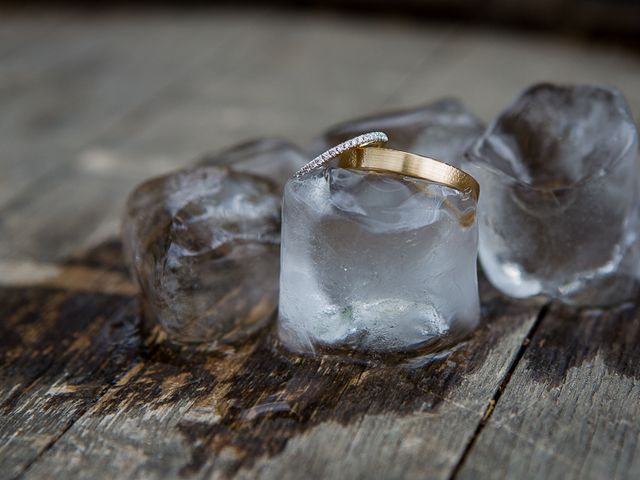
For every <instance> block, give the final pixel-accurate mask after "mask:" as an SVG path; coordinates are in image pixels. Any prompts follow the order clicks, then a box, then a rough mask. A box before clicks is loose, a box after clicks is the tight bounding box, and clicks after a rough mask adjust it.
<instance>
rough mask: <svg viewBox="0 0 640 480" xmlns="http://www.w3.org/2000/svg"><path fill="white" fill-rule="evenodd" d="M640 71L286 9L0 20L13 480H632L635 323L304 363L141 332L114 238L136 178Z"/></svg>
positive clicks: (0, 186)
mask: <svg viewBox="0 0 640 480" xmlns="http://www.w3.org/2000/svg"><path fill="white" fill-rule="evenodd" d="M536 80H556V81H574V82H576V81H580V82H601V83H612V84H615V85H617V86H619V87H620V88H621V89H622V90H623V92H624V93H625V94H626V96H627V98H628V99H629V101H630V103H631V105H632V108H633V109H634V112H635V113H636V115H637V113H638V111H640V82H639V80H640V57H637V56H634V55H633V54H632V53H631V52H626V51H624V50H621V49H617V48H613V47H611V46H602V45H598V44H584V43H578V42H576V41H574V40H567V39H562V38H554V37H550V36H541V35H534V34H526V35H525V34H515V33H500V32H489V31H483V30H468V29H462V28H460V27H455V26H447V25H442V24H439V25H428V24H427V25H424V24H422V25H421V24H415V23H408V22H406V23H403V22H401V21H399V20H394V21H382V20H376V19H367V20H364V19H358V18H355V17H354V18H338V17H335V16H332V15H328V14H322V15H319V14H315V15H311V14H303V13H298V14H285V13H282V12H277V11H269V10H266V9H265V10H245V11H209V12H207V13H206V14H194V13H191V14H189V13H184V12H183V13H171V12H168V13H154V14H144V15H143V14H140V13H138V14H124V13H119V14H118V13H115V14H101V15H100V16H95V17H87V16H78V15H71V14H60V13H56V14H50V13H49V14H40V15H35V14H28V15H27V14H22V15H17V14H9V15H7V14H3V16H2V17H1V18H0V104H1V105H2V108H1V109H0V145H2V151H1V152H0V168H1V170H0V171H1V172H2V174H1V175H0V478H3V479H4V478H7V479H8V478H17V477H21V478H91V477H94V478H162V477H184V478H231V477H236V478H255V477H259V478H278V479H280V478H474V479H475V478H545V479H548V478H552V479H553V478H563V479H564V478H607V479H608V478H638V477H640V452H639V451H638V450H639V448H640V447H639V445H640V420H639V418H640V357H639V353H638V352H639V351H640V350H639V349H638V345H639V343H640V312H639V311H638V307H637V306H634V305H628V306H623V307H620V308H618V309H615V310H612V311H607V312H600V311H574V310H570V309H567V308H566V307H560V306H558V305H551V306H548V305H540V304H536V303H533V302H515V301H510V300H508V299H506V298H504V297H502V296H500V295H499V294H497V292H495V290H493V289H492V288H491V287H490V286H488V285H487V284H486V282H484V281H483V282H482V300H483V322H482V326H481V328H480V329H479V330H478V331H477V332H476V334H474V336H473V337H472V338H470V339H469V340H468V341H467V342H466V343H465V344H464V345H462V346H461V347H460V348H459V349H458V350H457V351H456V352H454V353H453V354H452V355H450V356H448V357H444V358H440V359H437V360H434V361H432V362H430V363H427V364H425V365H413V366H412V367H411V368H409V367H408V366H402V365H387V366H382V365H377V366H375V365H374V366H364V365H360V364H354V363H349V362H335V361H330V360H327V359H324V360H309V359H306V360H301V359H298V358H293V357H289V356H287V355H286V354H284V353H283V352H281V351H280V350H278V349H275V348H274V347H273V337H272V336H271V335H266V336H262V337H260V338H257V339H256V340H255V341H254V342H252V343H249V344H247V345H244V346H243V347H241V348H238V349H237V350H235V351H228V352H226V353H225V354H219V355H207V356H203V355H200V354H189V353H187V352H176V351H174V350H171V349H169V348H167V347H166V345H164V344H163V343H162V342H161V339H160V337H159V336H156V337H153V336H152V337H149V336H146V335H142V334H141V333H140V329H139V314H138V308H137V302H136V300H135V287H134V285H132V284H131V282H130V281H129V279H128V277H127V273H126V270H125V268H124V266H123V262H122V258H121V249H120V245H119V243H118V241H117V240H115V238H116V237H117V229H118V220H119V215H120V212H121V209H122V204H123V201H124V196H125V195H126V193H127V191H128V190H130V189H131V187H132V186H133V185H134V184H135V183H137V182H139V181H140V180H142V179H144V178H146V177H148V176H150V175H152V174H156V173H160V172H163V171H166V170H168V169H171V168H174V167H176V166H180V165H184V164H185V163H187V162H189V161H191V160H192V159H193V158H195V157H196V156H198V155H200V154H202V153H203V152H206V151H211V150H215V149H218V148H221V147H224V146H227V145H229V144H232V143H234V142H235V141H239V140H242V139H245V138H247V137H255V136H261V135H285V136H287V137H289V138H292V139H295V140H296V141H298V142H299V143H300V144H302V145H307V144H309V143H310V141H311V140H312V139H313V137H314V135H316V134H317V132H319V131H320V130H322V129H323V128H325V127H327V126H328V125H330V124H331V123H334V122H336V121H339V120H343V119H345V118H348V117H352V116H356V115H358V116H359V115H362V114H364V113H368V112H373V111H377V110H380V109H383V108H391V107H399V106H406V105H412V104H417V103H423V102H426V101H429V100H433V99H436V98H439V97H441V96H445V95H455V96H458V97H460V98H462V100H463V101H464V102H465V103H466V104H467V106H468V107H469V108H470V109H471V110H472V111H474V112H475V113H477V114H478V115H479V116H480V117H482V118H484V119H485V120H489V119H491V117H492V116H493V115H495V114H496V112H497V111H499V109H500V108H502V107H503V106H504V105H505V104H506V103H507V102H508V101H509V99H510V98H511V97H512V96H513V95H515V94H516V93H517V92H518V90H520V89H521V88H523V87H524V86H526V85H528V84H529V83H531V82H533V81H536Z"/></svg>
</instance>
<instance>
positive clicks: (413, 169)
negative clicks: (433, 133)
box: [338, 147, 480, 202]
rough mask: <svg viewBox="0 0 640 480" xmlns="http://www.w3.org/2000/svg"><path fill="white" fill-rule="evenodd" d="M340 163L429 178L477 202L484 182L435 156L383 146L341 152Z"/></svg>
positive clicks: (347, 166)
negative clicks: (467, 194) (424, 155)
mask: <svg viewBox="0 0 640 480" xmlns="http://www.w3.org/2000/svg"><path fill="white" fill-rule="evenodd" d="M338 166H339V167H341V168H353V169H356V170H370V171H374V172H384V173H397V174H400V175H405V176H408V177H415V178H420V179H423V180H428V181H430V182H435V183H439V184H442V185H446V186H447V187H451V188H455V189H456V190H459V191H461V192H463V193H470V194H471V196H472V197H473V199H474V200H475V201H476V202H477V201H478V197H479V196H480V185H478V182H477V181H476V179H475V178H473V177H472V176H471V175H469V174H468V173H466V172H463V171H462V170H460V169H459V168H456V167H453V166H451V165H448V164H446V163H443V162H440V161H438V160H434V159H433V158H429V157H423V156H421V155H416V154H414V153H408V152H402V151H400V150H392V149H390V148H381V147H361V148H354V149H351V150H348V151H346V152H344V153H342V154H341V155H340V160H339V161H338Z"/></svg>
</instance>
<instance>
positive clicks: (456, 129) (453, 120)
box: [314, 98, 484, 167]
mask: <svg viewBox="0 0 640 480" xmlns="http://www.w3.org/2000/svg"><path fill="white" fill-rule="evenodd" d="M374 131H381V132H385V133H386V134H387V136H388V137H389V141H388V142H387V143H386V146H387V147H389V148H395V149H398V150H405V151H408V152H413V153H417V154H419V155H425V156H427V157H433V158H436V159H438V160H440V161H443V162H446V163H448V164H450V165H453V166H455V167H459V166H460V165H461V164H462V162H463V156H464V152H465V151H466V150H467V148H468V147H469V146H470V145H471V144H472V143H473V142H474V141H475V140H477V139H478V137H480V135H482V132H483V131H484V125H483V124H482V123H481V122H480V120H478V119H477V118H476V117H475V116H474V115H473V114H471V113H470V112H469V111H468V110H466V109H465V107H464V106H463V105H462V103H461V102H460V101H459V100H456V99H453V98H447V99H443V100H439V101H436V102H433V103H430V104H428V105H423V106H420V107H417V108H407V109H403V110H396V111H392V112H383V113H379V114H375V115H369V116H367V117H362V118H358V119H354V120H349V121H346V122H344V123H341V124H339V125H336V126H334V127H332V128H331V129H329V130H328V131H327V132H326V133H325V134H324V136H323V137H322V138H321V139H320V141H319V142H318V144H317V146H316V148H315V149H314V153H316V151H317V153H320V152H321V151H324V150H326V149H327V148H329V147H331V146H333V145H337V144H338V143H340V142H343V141H345V140H348V139H350V138H353V137H355V136H357V135H360V134H361V133H364V132H374Z"/></svg>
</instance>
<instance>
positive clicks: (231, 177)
mask: <svg viewBox="0 0 640 480" xmlns="http://www.w3.org/2000/svg"><path fill="white" fill-rule="evenodd" d="M279 234H280V195H279V194H278V193H277V192H276V187H275V185H274V184H273V183H271V182H269V181H268V180H266V179H262V178H259V177H256V176H253V175H249V174H244V173H238V172H233V171H230V170H229V169H228V168H224V167H197V168H193V169H186V170H181V171H178V172H174V173H171V174H168V175H165V176H162V177H159V178H155V179H152V180H149V181H147V182H145V183H143V184H142V185H140V186H139V187H138V188H136V189H135V190H134V191H133V193H132V194H131V195H130V197H129V200H128V202H127V209H126V212H125V217H124V223H123V239H124V246H125V256H126V258H127V260H128V262H129V265H130V267H131V270H132V272H133V276H134V277H135V279H136V280H137V282H138V284H139V285H140V290H141V298H142V302H143V306H144V307H145V313H146V314H147V316H150V317H152V318H150V319H149V318H147V320H153V321H157V322H158V323H159V324H160V325H161V326H162V327H163V328H164V329H165V331H166V332H168V333H169V335H170V337H171V338H172V339H173V340H175V341H177V342H181V343H210V344H215V343H216V342H236V341H239V340H243V339H245V338H246V337H247V336H249V335H251V334H253V333H254V332H256V331H257V330H258V329H260V328H262V327H263V326H265V325H266V323H267V322H268V321H269V319H270V318H271V316H272V315H273V312H274V311H275V309H276V301H277V295H278V293H277V292H278V288H277V285H278V283H277V278H278V259H279V245H278V244H279V237H280V235H279Z"/></svg>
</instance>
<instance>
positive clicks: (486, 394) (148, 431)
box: [0, 243, 538, 478]
mask: <svg viewBox="0 0 640 480" xmlns="http://www.w3.org/2000/svg"><path fill="white" fill-rule="evenodd" d="M119 255H120V252H119V250H118V248H117V246H116V245H115V244H113V243H111V244H107V245H105V246H104V247H102V248H100V249H97V250H96V251H93V252H91V253H90V254H89V255H88V256H86V257H85V258H82V259H77V260H74V261H72V262H70V263H69V264H68V265H67V266H65V267H64V268H67V269H70V268H73V269H76V270H77V269H78V268H80V267H81V266H83V267H84V268H85V269H86V270H87V271H91V272H93V276H94V277H95V276H96V275H99V273H98V272H103V273H102V274H103V275H113V274H116V275H121V274H122V272H123V266H122V263H121V262H120V260H119ZM119 278H120V279H121V280H120V281H121V283H123V284H126V283H128V282H127V280H126V279H124V278H123V277H122V276H120V277H119ZM99 284H100V283H99V282H95V281H87V282H85V285H86V286H89V285H92V286H98V285H99ZM49 285H50V286H49V287H48V288H42V287H23V288H21V289H18V290H16V291H13V290H4V291H3V293H4V294H5V295H7V296H11V297H13V298H17V299H18V300H17V304H14V305H9V306H8V310H9V311H10V312H14V311H18V312H23V313H20V314H19V315H18V316H16V317H15V318H14V317H10V321H9V323H8V324H7V327H8V330H9V332H10V333H11V334H12V336H7V340H6V342H7V344H8V345H11V346H13V347H12V348H11V349H10V350H9V355H7V356H6V358H4V359H3V365H2V369H3V370H2V371H3V372H5V371H6V372H9V373H8V374H5V375H3V377H2V382H3V383H2V386H3V390H6V389H9V390H11V392H12V393H11V395H10V396H9V398H7V399H6V400H5V401H4V403H3V404H2V409H3V410H2V414H3V415H2V417H0V445H2V447H0V457H2V459H3V465H5V466H6V471H7V472H9V473H10V474H9V475H8V477H12V476H14V475H17V474H20V473H21V472H22V471H23V470H24V469H27V471H26V476H27V478H28V477H32V478H43V477H47V478H49V477H51V476H54V477H55V476H64V477H65V478H73V477H87V476H96V477H98V478H103V477H104V476H105V475H108V476H116V477H118V478H139V477H146V478H161V477H164V476H167V475H182V476H185V477H195V478H200V477H208V476H213V477H222V478H227V477H232V476H238V477H252V476H254V475H260V476H263V477H264V478H280V477H282V476H287V475H288V477H287V478H296V477H299V476H300V475H301V474H303V473H304V472H306V473H308V474H310V475H312V477H315V478H319V477H325V476H331V475H333V474H334V473H338V472H340V471H342V472H343V473H344V476H346V477H350V478H355V477H359V476H361V475H366V474H367V473H368V474H376V473H381V474H382V475H383V476H385V477H387V478H401V477H406V476H411V475H414V474H417V473H418V472H420V471H423V470H424V469H428V470H429V471H430V472H432V475H431V476H432V477H434V478H447V477H448V475H449V474H450V472H451V470H452V468H453V467H454V466H455V464H456V463H457V461H458V459H459V458H460V456H461V455H462V453H463V451H464V449H465V447H466V445H467V443H468V441H469V438H470V437H471V436H472V435H473V434H474V431H475V429H476V427H477V425H478V423H479V422H480V421H481V418H482V416H483V414H484V412H485V409H486V407H487V405H488V404H489V402H490V400H491V398H492V397H493V395H494V394H495V391H496V390H497V388H498V386H499V384H500V382H501V380H502V379H503V378H504V377H505V376H506V374H507V372H508V371H509V369H510V367H511V365H512V363H513V362H514V359H515V358H517V355H518V352H519V350H520V346H521V344H522V342H523V340H524V339H525V338H526V336H527V334H528V332H529V330H530V329H531V328H532V325H533V324H534V323H535V319H536V314H537V311H538V307H536V306H533V305H530V306H529V305H515V304H513V303H510V302H508V301H505V300H504V299H503V298H502V297H500V296H498V295H497V294H496V293H495V291H493V290H492V289H490V288H489V287H488V286H486V285H485V288H483V299H484V300H483V311H484V314H483V318H484V320H483V326H482V328H481V329H480V330H479V331H478V332H477V333H476V334H475V335H474V336H472V337H471V338H470V339H469V340H468V341H467V343H465V344H464V345H463V346H462V347H461V348H459V349H458V350H457V351H455V352H454V353H452V354H451V355H449V356H443V357H442V358H435V359H432V360H430V361H427V362H424V365H423V364H421V363H419V362H414V363H415V364H413V365H405V364H400V365H399V364H396V365H393V364H388V363H382V364H374V365H367V364H363V363H360V362H354V361H345V360H340V359H335V358H334V359H331V358H324V359H304V358H299V357H292V356H289V355H288V354H286V352H284V351H282V350H281V349H279V348H278V346H277V344H276V343H274V337H273V336H272V335H262V336H260V337H258V338H256V339H255V340H254V341H253V342H252V343H249V344H247V345H243V346H240V347H238V348H236V349H227V350H226V351H223V352H220V353H218V354H213V355H212V354H202V353H200V354H199V353H193V352H190V351H181V350H175V349H172V348H169V347H168V346H167V345H166V344H165V343H164V342H163V341H162V335H157V334H156V336H155V337H154V336H151V337H147V340H146V341H145V342H143V343H140V340H139V337H138V336H137V334H136V330H135V325H137V323H138V322H137V319H136V315H135V313H134V312H135V310H132V309H133V306H132V302H133V297H132V296H131V295H126V294H116V295H114V294H102V293H100V292H96V291H87V290H85V291H83V290H82V289H79V286H78V287H75V288H71V289H64V290H63V289H60V288H57V289H56V288H55V282H49ZM85 288H88V287H85ZM111 291H113V287H111ZM122 291H126V290H125V289H124V288H122ZM16 295H17V296H16ZM34 298H37V299H40V300H38V301H36V306H35V307H31V309H30V307H29V305H31V303H32V302H33V301H34V300H33V299H34ZM20 299H22V300H20ZM28 299H32V300H31V301H27V300H28ZM37 302H40V303H37ZM41 311H43V312H47V311H48V312H50V313H49V317H47V318H49V320H47V318H45V319H43V320H42V321H37V320H39V316H38V314H37V313H34V312H41ZM31 329H36V330H37V331H38V332H42V333H41V334H37V333H33V331H32V330H31ZM50 330H53V333H52V334H50V335H48V336H47V335H45V334H44V332H47V331H50ZM23 336H25V337H26V339H32V340H31V341H32V343H31V344H26V343H25V341H23V340H22V338H23ZM27 350H28V351H30V352H34V353H32V358H31V359H29V358H28V356H26V353H25V352H26V351H27ZM38 352H47V354H46V355H45V354H42V353H38ZM347 450H349V451H351V452H353V455H356V457H353V456H351V457H348V458H347V457H345V455H344V452H345V451H347ZM360 455H362V459H363V461H362V462H354V461H353V458H357V457H358V456H360ZM394 457H395V459H396V460H394V461H391V459H392V458H394ZM294 460H295V462H294ZM296 465H298V467H296Z"/></svg>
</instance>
